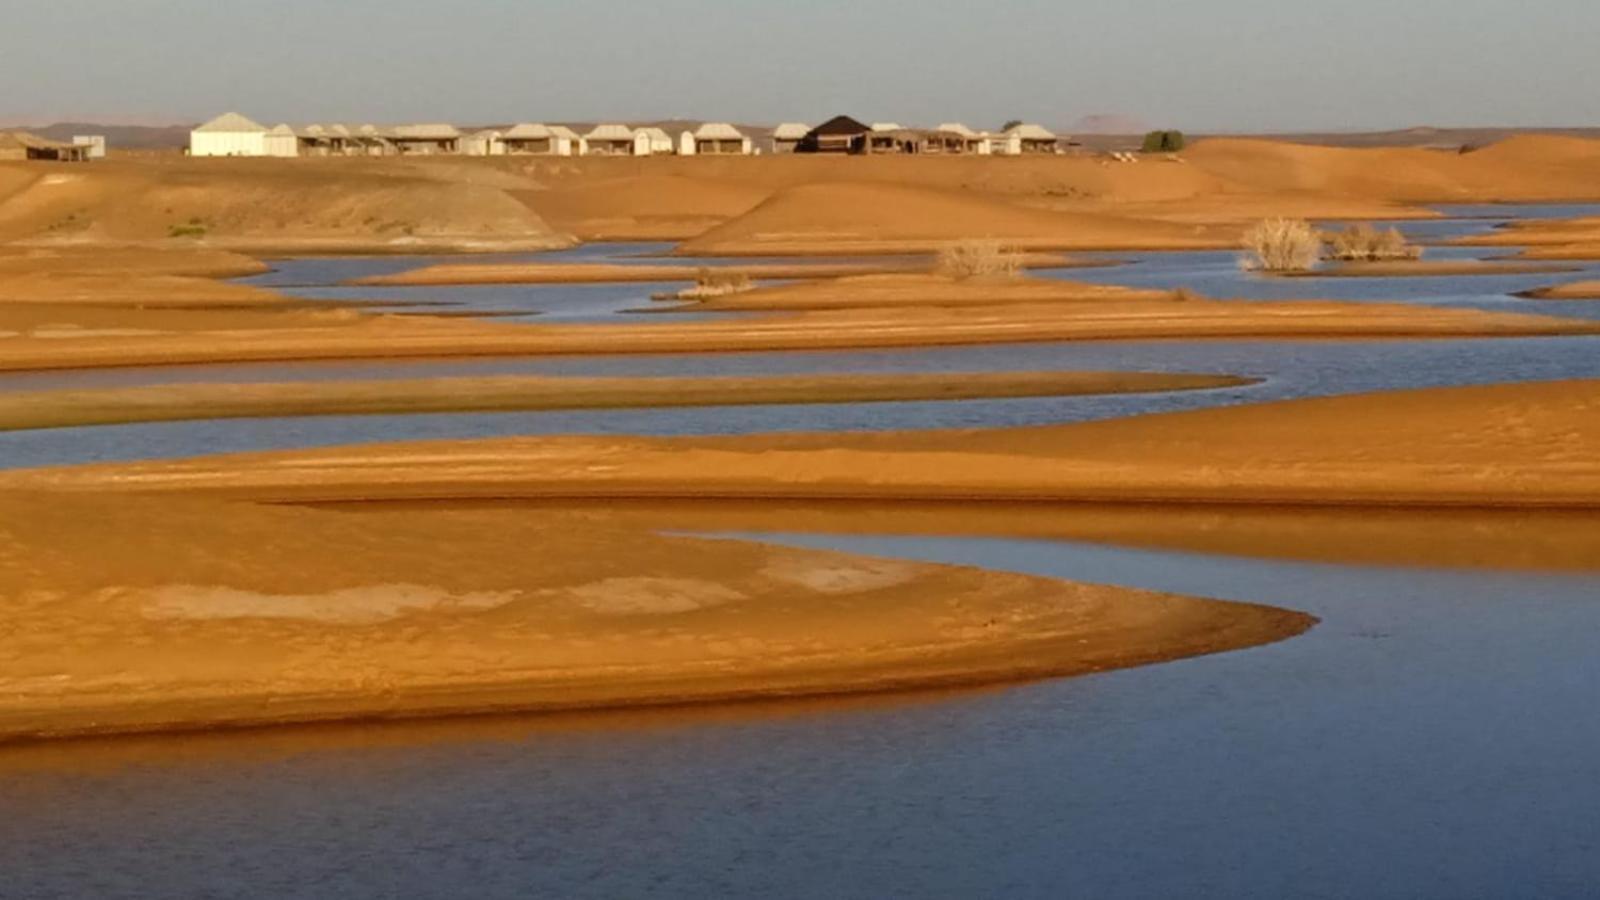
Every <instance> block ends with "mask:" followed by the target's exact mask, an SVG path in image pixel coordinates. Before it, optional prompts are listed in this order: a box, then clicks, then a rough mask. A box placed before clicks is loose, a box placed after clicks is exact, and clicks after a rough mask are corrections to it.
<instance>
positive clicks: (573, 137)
mask: <svg viewBox="0 0 1600 900" xmlns="http://www.w3.org/2000/svg"><path fill="white" fill-rule="evenodd" d="M550 135H551V136H552V137H554V138H555V140H556V145H557V146H560V144H561V142H563V141H565V142H566V145H567V150H566V152H565V153H562V154H561V155H562V156H577V155H579V154H581V153H582V152H583V138H582V137H581V136H580V135H579V134H578V133H577V132H576V131H573V130H572V129H571V128H568V127H567V126H565V125H551V126H550Z"/></svg>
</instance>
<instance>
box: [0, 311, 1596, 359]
mask: <svg viewBox="0 0 1600 900" xmlns="http://www.w3.org/2000/svg"><path fill="white" fill-rule="evenodd" d="M338 324H339V327H317V328H305V327H293V328H291V327H285V328H260V329H251V330H248V331H245V330H239V331H212V332H192V333H173V334H169V333H158V334H134V335H88V336H85V337H74V336H72V335H71V334H70V333H62V334H53V335H51V336H49V337H48V338H44V339H40V338H27V337H22V336H11V337H0V371H25V370H46V369H70V368H92V367H111V366H163V365H185V364H198V363H212V362H265V361H278V362H281V361H290V360H331V359H408V358H409V359H415V358H422V357H445V356H529V355H575V354H634V353H718V352H733V351H782V350H830V349H850V348H898V347H929V346H950V345H963V344H986V343H1018V342H1030V343H1036V342H1051V341H1077V340H1137V339H1162V338H1177V339H1185V340H1201V339H1236V338H1278V337H1282V338H1423V337H1509V336H1521V337H1529V336H1541V335H1573V334H1595V333H1600V323H1595V322H1587V321H1582V320H1576V319H1562V318H1556V317H1547V316H1537V315H1526V314H1516V313H1489V312H1481V311H1478V310H1454V309H1447V308H1442V307H1434V308H1422V307H1417V306H1407V305H1404V304H1392V305H1390V304H1377V303H1322V302H1312V301H1305V302H1301V301H1296V302H1292V303H1257V302H1225V301H1205V302H1184V301H1173V302H1165V303H1163V302H1147V303H1127V304H1107V305H1104V306H1097V305H1095V304H1039V303H1031V304H1030V303H1016V304H1006V305H1003V306H1000V307H985V308H982V309H945V308H940V307H937V306H920V307H916V308H910V309H859V310H850V309H845V310H830V311H818V312H800V313H794V314H775V315H771V316H764V317H761V318H751V319H740V320H736V321H727V320H724V321H709V322H693V323H660V324H657V323H655V322H652V323H651V324H646V325H634V324H627V325H621V324H619V325H521V324H493V323H485V322H474V321H471V320H464V319H449V318H442V319H427V318H426V317H425V316H380V317H369V318H366V319H364V320H362V321H344V322H340V323H338Z"/></svg>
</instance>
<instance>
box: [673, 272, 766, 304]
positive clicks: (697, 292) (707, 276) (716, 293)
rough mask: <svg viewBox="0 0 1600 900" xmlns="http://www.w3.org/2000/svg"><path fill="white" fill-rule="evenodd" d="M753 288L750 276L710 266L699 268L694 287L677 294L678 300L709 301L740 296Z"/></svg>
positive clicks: (753, 284)
mask: <svg viewBox="0 0 1600 900" xmlns="http://www.w3.org/2000/svg"><path fill="white" fill-rule="evenodd" d="M754 287H755V283H754V282H752V281H751V280H750V276H749V275H748V274H747V273H745V272H741V271H739V270H738V269H715V268H712V267H710V266H701V267H700V270H699V271H698V272H696V273H695V276H694V287H690V288H684V289H683V290H681V291H679V292H678V298H679V299H680V300H709V299H711V298H713V297H726V296H728V295H729V294H742V293H744V292H745V291H748V290H751V289H753V288H754Z"/></svg>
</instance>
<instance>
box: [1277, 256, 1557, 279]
mask: <svg viewBox="0 0 1600 900" xmlns="http://www.w3.org/2000/svg"><path fill="white" fill-rule="evenodd" d="M1577 271H1581V267H1579V266H1562V265H1555V264H1550V263H1543V264H1541V263H1534V262H1515V261H1510V262H1500V261H1495V260H1489V261H1476V260H1465V261H1447V260H1412V261H1395V262H1345V263H1330V264H1327V265H1324V266H1323V267H1322V268H1320V269H1317V270H1315V271H1312V272H1286V273H1283V274H1282V275H1280V276H1279V277H1284V278H1439V277H1446V276H1448V277H1455V276H1459V275H1468V276H1472V275H1487V276H1493V275H1536V274H1540V273H1545V272H1577Z"/></svg>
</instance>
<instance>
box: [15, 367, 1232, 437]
mask: <svg viewBox="0 0 1600 900" xmlns="http://www.w3.org/2000/svg"><path fill="white" fill-rule="evenodd" d="M1253 383H1255V381H1254V380H1253V379H1249V378H1237V377H1233V376H1228V375H1189V374H1167V373H1158V372H1000V373H996V372H948V373H938V374H909V375H870V374H855V375H807V376H773V377H761V378H757V377H743V378H545V377H534V376H498V377H473V378H435V379H411V380H401V379H396V380H383V381H325V382H290V383H282V384H272V383H267V384H205V383H201V384H171V385H154V386H147V387H130V388H101V389H94V390H54V391H32V392H10V393H3V392H0V431H15V430H23V429H37V428H69V427H76V426H83V425H113V424H125V423H131V422H174V421H187V420H196V419H239V418H266V417H277V416H336V415H370V414H381V413H405V414H419V413H438V412H509V411H532V410H552V411H553V410H577V409H618V408H634V407H649V408H662V407H678V406H741V405H751V404H804V403H884V402H893V401H905V400H975V399H983V398H1001V397H1046V396H1056V397H1062V396H1075V395H1082V394H1120V393H1135V392H1147V391H1179V390H1204V389H1211V388H1221V387H1238V386H1242V385H1247V384H1253Z"/></svg>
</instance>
